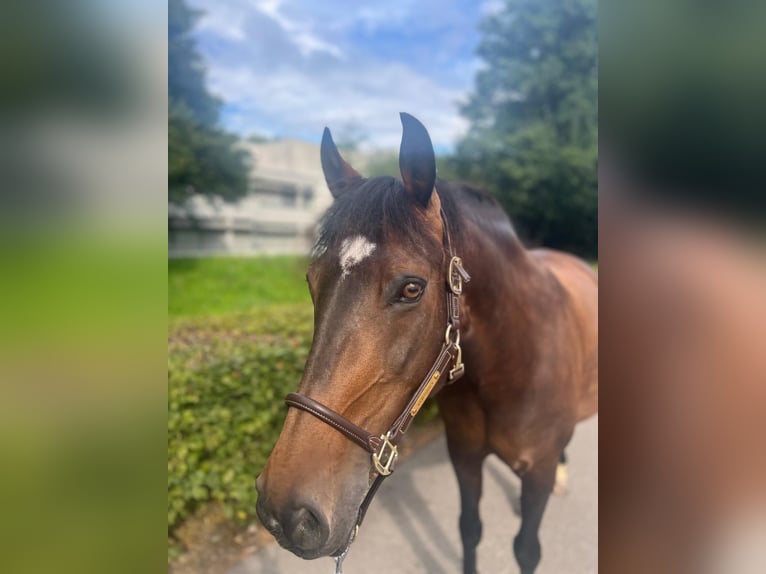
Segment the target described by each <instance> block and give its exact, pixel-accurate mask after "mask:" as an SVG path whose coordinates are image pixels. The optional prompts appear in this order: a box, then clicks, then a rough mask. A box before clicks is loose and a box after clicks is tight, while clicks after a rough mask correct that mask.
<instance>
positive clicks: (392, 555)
mask: <svg viewBox="0 0 766 574" xmlns="http://www.w3.org/2000/svg"><path fill="white" fill-rule="evenodd" d="M597 449H598V419H597V418H594V419H591V420H589V421H586V422H585V423H582V424H581V425H579V427H578V428H577V430H576V431H575V436H574V438H573V440H572V443H571V444H570V445H569V448H568V449H567V454H568V456H569V493H567V494H565V495H563V496H554V497H551V500H550V502H549V504H548V508H547V510H546V513H545V517H544V518H543V525H542V528H541V533H540V538H541V542H542V548H543V559H542V562H541V563H540V567H539V568H538V571H537V572H538V574H562V573H563V574H591V573H595V572H597V571H598V561H597V555H598V554H597V549H598V450H597ZM519 488H520V484H519V480H518V479H517V478H516V477H515V476H514V475H513V474H512V473H511V472H510V470H509V469H508V468H507V467H506V466H505V465H504V464H503V463H502V462H500V461H499V460H498V459H497V458H494V457H490V458H488V459H487V461H486V463H485V465H484V495H483V497H482V501H481V514H482V520H483V523H484V536H483V539H482V541H481V544H480V545H479V555H478V566H479V570H480V571H481V572H482V573H484V574H505V573H514V574H516V573H517V572H518V567H517V565H516V561H515V559H514V558H513V551H512V550H511V540H512V538H513V536H514V535H515V533H516V531H517V530H518V527H519V518H518V517H517V516H516V514H515V513H514V512H513V511H512V510H511V504H513V505H514V506H516V507H517V506H518V496H519ZM458 513H459V501H458V490H457V482H456V479H455V476H454V474H453V472H452V467H451V465H450V462H449V459H448V457H447V449H446V445H445V442H444V437H443V436H442V437H440V438H439V439H437V440H435V441H433V442H431V443H430V444H428V445H427V446H425V447H423V448H422V449H421V450H419V451H418V452H417V453H415V454H414V455H413V456H412V457H410V458H409V459H407V460H406V461H404V463H403V464H402V465H400V466H399V468H398V469H397V472H396V473H395V474H394V476H392V477H391V478H390V479H389V480H387V481H386V482H385V483H384V484H383V486H382V487H381V489H380V492H379V494H378V496H377V498H376V500H375V501H374V502H373V504H372V506H371V507H370V511H369V513H368V514H367V518H366V519H365V523H364V527H363V528H362V530H361V532H360V534H359V538H358V539H357V540H356V542H354V545H353V546H352V548H351V552H350V554H349V556H348V558H347V559H346V562H345V564H344V571H345V572H346V574H389V573H397V574H414V573H427V574H453V573H459V572H461V545H460V535H459V533H458V527H457V521H458ZM333 572H334V562H333V561H332V560H331V559H329V558H322V559H319V560H313V561H304V560H301V559H299V558H296V557H295V556H293V555H292V554H290V553H289V552H287V551H285V550H283V549H282V548H280V547H278V546H277V545H276V544H273V545H271V546H269V547H267V548H264V549H263V550H261V551H260V552H258V553H257V554H255V555H254V556H252V557H250V558H248V559H247V560H246V561H245V562H242V563H241V564H239V565H238V566H236V567H235V568H234V569H232V570H231V571H230V572H229V574H332V573H333Z"/></svg>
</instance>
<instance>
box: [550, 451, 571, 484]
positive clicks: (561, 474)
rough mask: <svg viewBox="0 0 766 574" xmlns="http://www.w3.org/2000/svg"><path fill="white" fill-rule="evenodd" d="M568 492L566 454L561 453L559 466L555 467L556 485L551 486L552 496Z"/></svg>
mask: <svg viewBox="0 0 766 574" xmlns="http://www.w3.org/2000/svg"><path fill="white" fill-rule="evenodd" d="M568 490H569V472H568V470H567V453H566V451H564V450H562V451H561V456H560V457H559V464H558V466H557V467H556V484H555V485H554V486H553V494H556V495H561V494H566V492H567V491H568Z"/></svg>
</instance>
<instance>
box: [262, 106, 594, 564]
mask: <svg viewBox="0 0 766 574" xmlns="http://www.w3.org/2000/svg"><path fill="white" fill-rule="evenodd" d="M402 122H403V124H404V127H405V133H404V137H403V140H402V149H401V152H400V166H401V168H402V180H403V183H402V182H398V181H396V180H394V179H393V178H373V179H371V180H365V179H363V178H361V176H359V175H358V174H357V173H356V172H355V171H354V170H353V168H351V167H350V166H349V165H348V164H347V163H345V161H343V160H342V158H341V157H340V155H339V154H338V152H337V149H336V148H335V145H334V143H332V139H331V138H330V137H329V132H326V133H325V139H323V142H322V165H323V169H324V171H325V177H326V179H327V182H328V185H329V187H330V190H331V191H332V192H333V195H334V196H335V203H334V204H333V206H332V207H331V209H330V211H329V212H328V215H327V216H326V218H325V221H324V223H323V227H322V232H321V236H320V240H319V243H318V247H320V249H318V250H317V255H316V257H315V258H314V261H313V262H312V264H311V266H310V268H309V273H308V275H307V278H308V281H309V286H310V289H311V292H312V299H313V301H314V305H315V333H314V342H313V345H312V350H311V353H310V355H309V359H308V362H307V364H306V369H305V371H304V375H303V380H302V381H301V385H300V391H301V393H302V394H303V395H305V396H309V397H311V398H312V399H314V400H316V401H317V402H319V403H322V404H323V405H327V406H329V407H330V408H331V409H333V410H334V411H336V412H337V413H339V414H341V415H342V416H343V417H345V419H346V420H349V421H353V422H355V423H356V424H357V425H361V426H363V427H364V428H368V429H379V430H383V429H386V428H388V426H389V425H390V423H391V422H392V420H393V419H394V418H395V417H396V415H397V414H398V413H399V412H401V411H402V409H403V408H404V406H405V405H406V404H407V402H408V400H410V397H411V396H412V393H413V391H414V389H415V386H416V384H417V381H419V380H421V379H422V377H423V376H424V375H425V374H426V373H427V372H428V369H429V365H431V364H432V363H433V361H434V358H435V357H436V355H437V352H438V349H439V346H440V345H441V344H442V341H443V340H444V338H445V333H444V317H445V316H446V315H447V300H446V297H445V295H444V293H445V292H444V287H443V286H444V285H445V276H446V275H445V272H446V267H447V263H448V262H449V257H448V256H447V250H445V246H444V243H443V241H445V240H446V242H447V243H450V238H451V243H450V245H449V249H450V250H453V251H455V252H456V253H459V254H460V256H461V257H462V259H463V262H464V265H465V268H466V269H467V271H468V272H469V273H470V275H471V277H472V280H471V282H470V284H469V285H467V286H466V287H465V290H464V292H463V296H462V301H463V303H462V311H461V317H460V337H461V338H462V347H463V359H464V362H465V364H466V374H465V376H464V377H463V378H462V379H460V380H458V381H457V382H455V383H454V384H451V385H447V386H444V387H443V388H442V387H441V386H438V387H437V388H436V390H437V391H438V393H437V394H436V400H437V402H438V404H439V408H440V412H441V415H442V418H443V419H444V422H445V428H446V434H447V444H448V449H449V454H450V457H451V460H452V463H453V466H454V468H455V473H456V476H457V479H458V484H459V488H460V494H461V509H462V510H461V517H460V531H461V538H462V541H463V547H464V562H463V568H464V572H466V573H469V574H472V573H473V572H475V569H476V546H477V544H478V542H479V539H480V537H481V522H480V518H479V513H478V503H479V498H480V496H481V467H482V462H483V460H484V458H485V457H486V456H487V455H488V454H490V453H494V454H497V455H498V456H499V457H500V458H501V459H502V460H503V461H505V462H506V463H507V464H508V465H509V466H510V467H511V468H512V469H513V471H514V472H515V473H516V474H517V475H519V476H520V477H521V480H522V496H521V498H522V500H521V512H522V526H521V529H520V531H519V533H518V535H517V536H516V539H515V541H514V551H515V554H516V559H517V561H518V563H519V565H520V567H521V570H522V572H523V573H524V574H528V573H531V572H533V571H534V570H535V568H536V566H537V564H538V562H539V560H540V544H539V540H538V530H539V526H540V521H541V519H542V515H543V511H544V509H545V505H546V503H547V500H548V496H549V494H550V493H551V490H552V488H553V485H554V481H555V477H556V467H557V464H558V463H559V460H560V459H561V458H562V456H563V449H564V447H565V446H566V444H567V443H568V441H569V440H570V438H571V436H572V433H573V430H574V426H575V424H576V422H577V421H579V420H582V419H583V418H586V417H588V416H590V415H592V414H594V413H595V412H596V408H597V391H596V385H597V336H598V334H597V280H596V278H595V275H594V274H593V272H592V271H591V270H590V269H589V268H588V267H587V266H586V265H585V264H584V263H582V262H581V261H579V260H577V259H575V258H574V257H572V256H569V255H566V254H563V253H559V252H555V251H550V250H527V249H525V248H524V247H523V245H522V244H521V242H520V241H519V240H518V238H517V237H516V235H515V233H514V231H513V228H512V226H511V223H510V221H509V219H508V217H507V216H506V215H505V213H504V212H503V211H502V209H501V208H500V207H499V205H498V204H497V202H496V201H494V200H493V199H491V198H490V197H488V196H486V195H484V194H482V193H480V192H477V191H475V190H473V189H471V188H468V187H466V186H461V185H458V184H454V183H450V182H446V181H437V180H436V178H435V171H436V170H435V159H434V153H433V147H432V145H431V142H430V138H429V137H428V134H427V132H426V131H425V128H424V127H423V126H422V125H421V124H420V123H419V122H417V120H415V119H414V118H411V116H406V115H403V116H402ZM445 227H446V228H445ZM447 336H449V330H448V331H447ZM326 422H327V421H325V422H324V423H323V422H322V421H320V420H317V419H316V418H314V417H311V416H309V415H307V414H306V413H302V412H299V411H298V409H291V410H290V412H289V413H288V416H287V419H286V421H285V426H284V428H283V430H282V433H281V435H280V438H279V440H278V442H277V444H276V445H275V447H274V450H273V451H272V455H271V456H270V458H269V461H268V463H267V466H266V468H265V469H264V472H263V473H262V475H261V476H260V477H259V479H258V490H259V493H260V495H259V500H258V513H259V516H260V517H261V519H262V521H263V523H264V524H265V525H266V526H267V528H269V530H271V531H272V532H273V533H274V535H275V537H276V538H277V540H279V541H280V543H281V544H283V545H284V546H285V547H287V548H288V549H290V550H291V551H293V552H295V553H296V554H298V555H300V556H303V557H304V558H315V557H318V556H323V555H339V554H341V553H342V552H343V551H344V549H345V548H346V546H347V544H348V540H349V536H350V535H351V533H352V532H353V530H354V527H355V526H354V525H355V520H356V509H358V508H359V506H360V504H361V503H362V500H363V499H364V498H365V493H366V490H367V488H368V486H369V484H370V478H371V473H370V464H369V458H368V456H367V455H366V454H365V453H364V451H363V450H362V449H360V448H358V447H357V446H355V445H354V444H351V442H350V441H348V440H347V439H346V438H345V437H344V436H342V435H341V434H340V433H338V432H337V428H336V429H333V428H331V426H328V424H330V423H327V424H325V423H326ZM373 474H374V473H373Z"/></svg>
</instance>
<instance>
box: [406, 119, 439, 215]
mask: <svg viewBox="0 0 766 574" xmlns="http://www.w3.org/2000/svg"><path fill="white" fill-rule="evenodd" d="M399 116H400V117H401V119H402V128H403V130H404V132H403V133H402V145H401V147H400V148H399V170H400V171H401V173H402V181H403V182H404V189H405V190H406V191H407V193H408V194H409V195H410V197H412V198H413V199H415V200H416V201H417V202H418V204H419V205H420V206H421V207H423V208H427V207H428V202H429V200H430V199H431V193H432V192H433V190H434V184H435V183H436V157H435V156H434V146H433V144H432V143H431V137H430V136H429V135H428V131H426V128H425V126H424V125H423V124H421V123H420V122H419V121H418V120H416V119H415V118H414V117H412V116H411V115H410V114H406V113H404V112H402V113H401V114H399Z"/></svg>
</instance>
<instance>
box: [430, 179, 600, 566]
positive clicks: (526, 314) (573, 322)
mask: <svg viewBox="0 0 766 574" xmlns="http://www.w3.org/2000/svg"><path fill="white" fill-rule="evenodd" d="M437 190H438V191H439V194H440V197H441V198H442V204H443V205H444V204H445V203H447V201H445V199H447V198H448V197H449V194H452V195H453V196H456V197H455V203H456V204H457V205H459V206H461V207H460V212H461V213H459V214H458V217H459V218H460V221H459V227H460V228H461V235H460V249H461V250H462V252H463V253H464V254H465V255H464V261H465V265H466V267H467V269H468V270H469V272H470V273H471V275H472V282H471V285H470V287H469V288H466V291H465V299H466V315H467V317H466V318H465V319H464V320H465V323H466V327H465V329H464V333H463V341H464V353H465V362H466V364H467V365H468V366H469V368H468V369H467V372H466V375H465V377H464V379H463V380H461V381H460V382H459V383H458V384H455V385H451V386H448V387H446V388H444V389H443V390H442V391H441V392H440V393H439V395H437V398H436V400H437V402H438V404H439V410H440V413H441V415H442V417H443V419H444V422H445V429H446V433H447V442H448V448H449V452H450V456H451V459H452V462H453V465H454V466H455V470H456V473H457V476H458V481H459V483H460V491H461V499H462V504H461V506H462V517H461V521H460V524H461V534H462V537H463V543H464V547H465V555H466V558H467V560H466V563H465V564H464V568H465V572H473V571H474V570H475V547H476V545H477V544H478V541H479V538H480V533H481V526H480V521H479V516H478V502H479V497H480V495H481V464H482V462H483V460H484V458H485V457H486V455H488V454H490V453H493V454H496V455H497V456H498V457H500V458H501V459H502V460H503V461H504V462H505V463H506V464H508V466H509V467H511V469H513V471H514V472H515V473H516V474H518V475H519V476H520V477H521V479H522V519H523V526H522V531H521V532H520V535H519V537H518V538H517V540H518V541H519V542H517V544H516V547H517V558H518V557H520V560H519V562H520V564H521V566H522V569H523V570H524V571H531V570H533V569H534V567H535V566H536V563H537V561H538V560H539V549H538V548H539V547H538V546H537V544H536V538H537V529H536V528H535V525H539V521H540V518H541V515H542V510H543V509H544V505H545V501H544V500H542V499H543V498H547V493H548V492H550V490H551V488H552V487H553V482H554V480H555V469H556V466H557V464H558V462H559V459H560V456H561V453H562V451H563V449H564V447H565V446H566V444H567V443H568V442H569V439H570V438H571V436H572V433H573V430H574V426H575V423H576V422H578V421H580V420H583V419H585V418H587V417H589V416H591V415H593V414H594V413H595V412H596V410H597V397H598V394H597V378H598V300H597V279H596V277H595V274H594V273H593V272H592V271H591V270H590V269H589V268H588V267H587V266H586V265H585V264H584V263H583V262H581V261H580V260H579V259H576V258H574V257H572V256H570V255H568V254H565V253H561V252H556V251H552V250H547V249H537V250H527V249H525V248H524V247H523V246H522V244H521V243H520V241H519V240H518V239H517V237H516V235H515V234H514V232H513V229H512V227H511V225H510V222H509V221H508V220H507V217H506V216H505V214H504V213H503V212H502V210H501V209H500V208H499V206H495V207H494V208H493V210H492V211H493V213H491V214H490V213H488V211H489V210H488V209H487V208H486V207H484V206H481V207H480V208H477V206H476V205H475V204H476V203H477V200H476V199H473V201H472V197H471V195H472V194H471V193H469V192H465V191H463V192H461V191H460V190H455V189H453V188H451V187H449V186H444V187H443V188H440V186H439V185H437ZM460 196H462V197H460ZM484 201H485V202H486V201H487V200H484ZM503 221H504V222H505V224H504V225H501V224H500V222H503ZM460 224H462V225H460ZM525 501H526V503H525ZM525 536H526V537H528V538H530V539H532V540H533V542H532V543H531V544H529V545H528V546H531V547H532V548H531V550H530V551H529V552H528V553H526V554H525V553H524V548H525V545H524V538H525ZM519 549H520V550H521V551H519ZM519 555H521V556H519Z"/></svg>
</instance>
